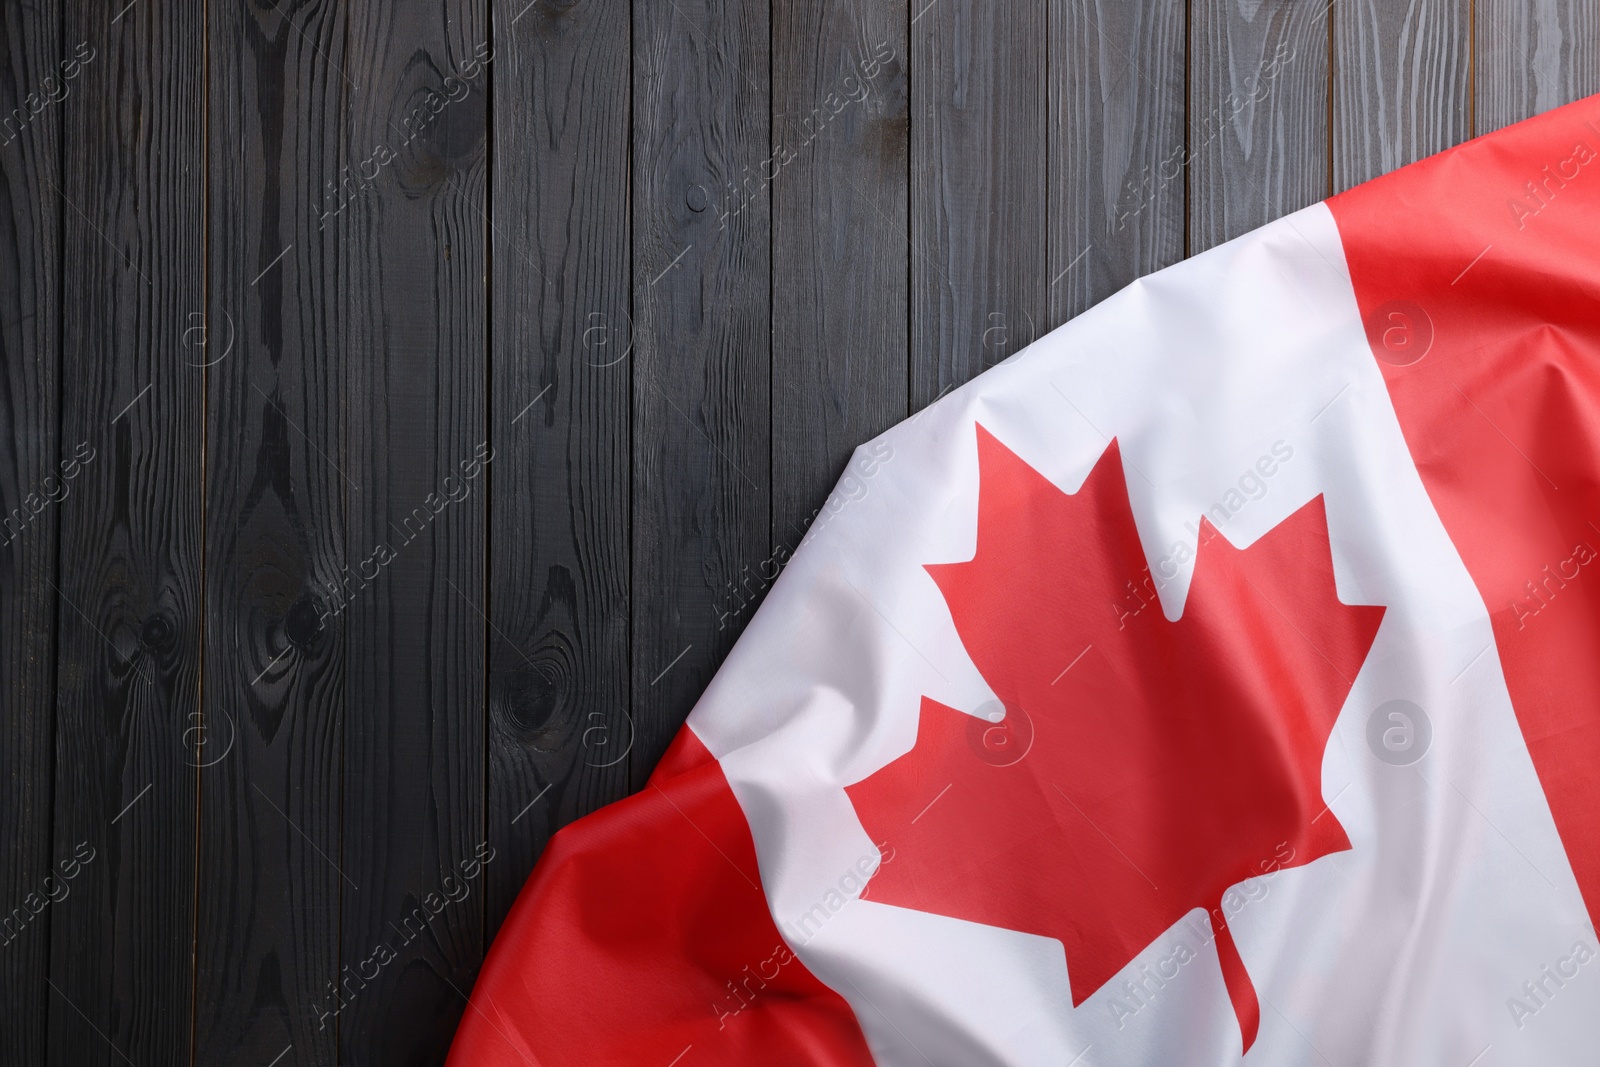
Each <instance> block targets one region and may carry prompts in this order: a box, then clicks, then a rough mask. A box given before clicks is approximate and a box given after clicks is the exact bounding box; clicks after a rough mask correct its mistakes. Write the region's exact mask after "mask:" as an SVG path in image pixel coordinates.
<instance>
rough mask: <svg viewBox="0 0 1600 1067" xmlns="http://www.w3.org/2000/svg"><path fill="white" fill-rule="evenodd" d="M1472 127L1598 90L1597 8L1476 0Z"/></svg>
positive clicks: (1481, 128) (1551, 0) (1568, 0)
mask: <svg viewBox="0 0 1600 1067" xmlns="http://www.w3.org/2000/svg"><path fill="white" fill-rule="evenodd" d="M1472 35H1473V64H1472V98H1473V132H1474V133H1490V132H1492V131H1494V130H1498V129H1499V128H1500V127H1502V126H1509V125H1510V124H1511V123H1513V122H1520V121H1521V120H1522V119H1525V118H1529V117H1531V116H1533V115H1537V114H1539V113H1540V112H1541V111H1549V110H1550V109H1551V108H1553V107H1560V106H1561V105H1562V104H1566V103H1570V102H1572V101H1573V100H1578V99H1581V98H1582V97H1585V96H1589V95H1591V94H1593V93H1600V7H1597V6H1596V5H1595V4H1593V3H1591V2H1590V0H1479V2H1478V4H1477V6H1476V8H1475V9H1474V19H1473V26H1472Z"/></svg>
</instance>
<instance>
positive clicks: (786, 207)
mask: <svg viewBox="0 0 1600 1067" xmlns="http://www.w3.org/2000/svg"><path fill="white" fill-rule="evenodd" d="M906 20H907V7H906V3H905V2H904V0H872V2H869V3H845V2H842V0H824V2H822V3H812V2H805V3H801V2H796V0H782V2H780V3H778V4H776V5H775V6H774V8H773V53H772V62H773V79H772V80H773V92H774V98H773V101H772V113H773V144H774V146H775V150H774V153H773V160H772V163H771V164H770V167H769V169H770V170H771V171H773V172H775V173H776V177H775V178H774V180H773V183H772V203H773V209H772V213H773V221H772V290H773V301H772V539H773V555H772V557H771V558H770V559H769V560H767V561H765V562H764V563H763V564H761V565H758V566H757V567H753V568H751V569H750V570H748V571H746V572H744V573H743V574H741V576H740V580H739V581H738V582H737V583H736V587H735V588H733V589H730V590H729V591H728V592H727V595H726V596H725V597H724V598H723V600H722V602H721V603H720V604H718V605H717V620H718V625H719V626H722V627H724V628H729V629H737V628H738V627H740V626H742V625H743V623H744V621H745V620H746V619H748V618H749V616H750V614H751V612H752V611H753V610H754V608H755V606H756V605H757V604H758V603H759V602H760V599H761V595H762V594H763V593H764V592H765V591H766V589H767V588H768V587H769V586H770V585H771V582H772V580H773V578H774V576H775V575H776V574H777V573H779V571H780V570H781V568H782V565H783V563H784V562H785V561H786V560H787V559H788V557H789V554H790V553H791V552H793V550H794V548H795V547H796V546H797V545H798V544H799V542H800V539H801V538H802V537H803V536H804V535H805V531H806V529H807V528H808V527H809V525H810V523H811V520H812V518H813V517H814V516H815V515H816V514H817V512H818V509H820V508H821V507H822V506H823V504H824V501H825V500H826V498H827V496H828V494H829V492H830V490H832V489H833V487H834V484H835V483H836V482H837V481H838V480H839V478H840V475H841V474H842V473H843V472H844V470H845V465H846V462H847V461H848V460H849V458H850V455H851V452H852V451H853V450H854V449H855V448H856V446H857V445H859V444H861V443H862V442H864V441H867V440H869V439H870V438H872V437H874V436H876V435H877V434H879V433H881V432H882V431H883V430H885V429H887V428H888V427H890V426H892V425H893V424H894V423H896V422H898V421H900V420H901V419H903V418H905V416H906V414H907V410H906V404H907V396H906V381H907V374H908V371H909V355H910V349H909V338H908V336H907V325H908V318H907V297H908V285H909V274H908V265H909V250H910V244H909V237H910V235H909V229H908V226H909V220H908V217H907V199H906V174H907V172H906V167H907V162H908V161H907V151H908V148H909V145H908V126H909V121H910V111H909V108H910V99H909V97H908V95H907V89H908V85H907V80H906V73H907V67H908V63H907V60H906ZM867 466H868V467H871V464H870V463H869V464H867ZM873 473H875V471H873ZM869 476H870V474H868V473H866V471H865V470H864V471H861V472H857V477H858V478H859V477H869Z"/></svg>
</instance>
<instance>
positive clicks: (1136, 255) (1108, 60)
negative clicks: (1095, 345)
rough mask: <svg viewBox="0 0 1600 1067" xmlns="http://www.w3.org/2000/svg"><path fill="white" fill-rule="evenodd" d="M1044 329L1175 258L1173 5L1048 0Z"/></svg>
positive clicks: (1179, 253) (1180, 96)
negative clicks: (1047, 314) (1046, 296)
mask: <svg viewBox="0 0 1600 1067" xmlns="http://www.w3.org/2000/svg"><path fill="white" fill-rule="evenodd" d="M1049 17H1050V56H1049V59H1050V131H1049V150H1050V156H1049V158H1050V169H1049V215H1050V229H1049V237H1050V242H1049V266H1048V274H1049V299H1050V320H1049V323H1048V325H1049V326H1057V325H1060V324H1061V323H1062V322H1065V321H1066V320H1067V319H1069V318H1071V317H1072V316H1073V315H1076V314H1078V313H1079V312H1080V311H1083V310H1084V309H1085V308H1088V307H1090V306H1092V305H1094V304H1096V303H1098V302H1099V301H1101V300H1103V299H1105V298H1106V297H1107V296H1110V295H1111V294H1112V293H1114V292H1116V291H1117V290H1118V289H1121V288H1122V287H1123V286H1125V285H1127V284H1128V283H1129V282H1131V281H1133V280H1134V279H1136V278H1139V277H1141V276H1143V275H1145V274H1148V273H1150V272H1151V271H1154V270H1159V269H1161V268H1162V267H1165V266H1167V265H1168V264H1171V263H1174V262H1176V261H1177V260H1179V259H1181V258H1183V251H1184V230H1183V220H1184V177H1185V163H1186V158H1187V157H1186V152H1187V142H1186V140H1185V136H1184V107H1185V104H1184V46H1185V24H1186V15H1185V10H1184V4H1183V3H1182V2H1180V0H1155V2H1151V3H1140V4H1128V3H1122V2H1119V0H1089V2H1083V0H1054V2H1052V3H1051V4H1050V7H1049Z"/></svg>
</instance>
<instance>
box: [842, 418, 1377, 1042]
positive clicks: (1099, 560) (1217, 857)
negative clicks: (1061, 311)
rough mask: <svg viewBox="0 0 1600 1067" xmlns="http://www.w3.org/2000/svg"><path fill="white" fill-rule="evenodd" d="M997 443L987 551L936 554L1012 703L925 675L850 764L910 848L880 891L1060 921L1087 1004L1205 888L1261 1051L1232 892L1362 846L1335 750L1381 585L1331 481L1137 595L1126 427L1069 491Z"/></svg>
mask: <svg viewBox="0 0 1600 1067" xmlns="http://www.w3.org/2000/svg"><path fill="white" fill-rule="evenodd" d="M978 457H979V471H980V490H979V502H978V548H977V554H976V555H975V556H974V557H973V559H972V560H971V561H970V562H966V563H946V564H936V565H932V566H929V567H928V568H927V570H928V572H929V573H930V574H931V575H932V576H933V579H934V581H935V582H936V583H937V584H938V586H939V589H940V591H941V592H942V593H943V594H944V598H945V602H946V603H947V604H948V605H949V608H950V614H951V616H952V617H953V619H954V620H955V626H956V631H957V632H958V633H959V634H960V637H961V641H962V644H963V645H965V646H966V649H967V653H968V654H969V655H970V656H971V657H972V661H973V663H974V664H975V665H976V666H977V668H978V670H979V671H980V672H982V674H983V677H984V680H985V681H986V682H988V684H989V686H990V688H992V689H993V690H994V693H995V695H996V696H997V697H998V698H999V699H1000V702H1001V704H1002V705H1003V706H1004V708H1005V713H1004V722H1003V723H1002V724H1001V726H1000V727H991V726H990V724H989V723H986V722H984V720H982V719H979V718H975V717H973V716H971V715H966V714H963V713H961V712H959V711H956V710H955V709H952V708H948V707H946V706H944V705H943V704H939V703H937V702H935V701H932V700H929V699H927V698H926V697H924V698H923V701H922V708H921V717H920V721H919V724H918V730H917V740H916V744H915V746H914V747H913V748H912V749H911V751H910V752H908V753H907V754H906V755H904V756H901V757H900V758H899V759H897V760H895V761H893V762H892V763H890V764H889V765H888V766H886V767H884V768H883V769H882V770H880V771H878V772H877V773H876V774H873V775H871V776H870V777H868V778H866V779H865V780H863V781H861V782H859V783H857V784H855V785H852V786H849V787H848V789H847V791H848V793H849V795H850V799H851V801H852V803H854V805H855V808H856V811H857V813H858V815H859V816H860V819H861V822H862V824H863V826H864V827H865V828H866V830H867V832H868V834H869V835H871V837H872V839H873V840H875V841H883V840H885V839H886V838H887V839H890V840H891V841H892V842H893V844H894V850H895V861H894V863H892V864H884V865H882V866H880V867H879V868H878V870H877V872H876V873H875V874H874V875H873V876H872V879H871V881H870V882H869V883H868V885H867V887H866V890H865V891H864V893H863V894H862V895H863V896H864V897H865V898H867V899H870V900H876V901H879V902H882V903H885V904H895V905H899V906H902V907H907V908H915V909H918V910H921V911H928V912H934V913H936V914H940V915H948V916H952V917H954V918H958V919H966V920H969V921H972V922H978V923H986V924H988V925H992V926H999V927H1005V928H1007V929H1011V930H1020V931H1024V932H1027V933H1033V934H1040V935H1043V936H1045V937H1052V938H1056V939H1057V940H1059V941H1060V942H1061V943H1062V945H1063V947H1064V949H1065V951H1066V957H1067V966H1068V973H1069V975H1070V980H1071V985H1072V1003H1073V1004H1074V1005H1075V1006H1076V1005H1078V1004H1081V1003H1082V1002H1083V1001H1084V1000H1085V999H1086V998H1087V997H1089V996H1090V995H1091V994H1092V993H1094V992H1095V991H1096V990H1098V989H1099V988H1100V987H1101V986H1103V985H1104V984H1105V983H1106V982H1108V981H1109V980H1110V979H1111V978H1112V977H1113V976H1115V975H1116V974H1117V972H1118V971H1120V970H1122V968H1123V967H1124V966H1125V965H1126V964H1127V963H1128V962H1129V961H1130V960H1132V959H1133V958H1134V956H1136V955H1137V954H1138V953H1139V952H1141V951H1143V950H1144V949H1145V948H1146V947H1147V946H1148V945H1149V944H1150V943H1151V942H1152V941H1154V940H1155V939H1156V938H1157V937H1159V936H1160V935H1161V934H1162V933H1163V932H1164V931H1166V930H1168V929H1170V928H1171V927H1172V926H1173V925H1174V924H1175V923H1177V922H1178V921H1179V920H1180V919H1182V918H1183V917H1184V915H1185V914H1187V913H1188V912H1189V911H1191V910H1192V909H1194V908H1197V907H1198V908H1205V909H1206V913H1207V915H1208V916H1209V919H1210V922H1211V926H1212V929H1213V930H1214V931H1215V943H1216V946H1217V953H1218V957H1219V959H1220V961H1221V965H1222V975H1223V979H1224V981H1225V982H1226V985H1227V989H1228V993H1229V996H1230V997H1231V999H1232V1002H1233V1006H1234V1010H1235V1012H1236V1014H1237V1015H1238V1018H1239V1026H1240V1030H1241V1033H1242V1037H1243V1044H1244V1048H1245V1050H1246V1051H1248V1050H1249V1048H1250V1045H1251V1044H1252V1043H1253V1042H1254V1040H1255V1035H1256V1030H1257V1027H1258V1025H1259V1022H1260V1005H1259V1004H1258V1002H1257V999H1256V993H1255V987H1254V985H1253V984H1252V982H1251V980H1250V976H1249V974H1248V973H1247V972H1246V970H1245V967H1244V963H1243V961H1242V960H1241V959H1240V957H1239V952H1238V949H1237V948H1236V947H1235V945H1234V942H1233V938H1232V935H1231V934H1230V933H1229V931H1228V927H1227V921H1226V916H1225V914H1224V911H1223V907H1222V901H1223V896H1224V894H1225V893H1227V891H1228V890H1229V889H1230V888H1232V887H1234V886H1236V885H1238V884H1239V883H1241V882H1243V881H1244V880H1246V879H1248V878H1251V877H1254V876H1257V875H1261V874H1263V873H1266V872H1269V871H1272V870H1275V869H1277V868H1279V867H1283V866H1296V865H1299V864H1304V863H1309V862H1310V861H1312V860H1314V859H1317V858H1318V857H1320V856H1324V855H1327V854H1328V853H1331V852H1337V851H1340V850H1343V849H1347V848H1349V847H1350V841H1349V839H1348V838H1347V837H1346V836H1345V832H1344V828H1343V827H1342V826H1340V824H1339V820H1338V819H1337V818H1336V817H1335V816H1334V814H1333V813H1332V812H1331V811H1329V810H1328V807H1327V805H1326V803H1325V802H1324V801H1323V798H1322V789H1321V781H1322V756H1323V750H1324V748H1325V747H1326V745H1327V742H1328V736H1329V733H1330V732H1331V731H1332V729H1333V724H1334V719H1335V718H1336V717H1337V715H1338V713H1339V708H1340V706H1341V705H1343V703H1344V700H1345V697H1346V696H1347V695H1348V694H1349V691H1350V685H1351V683H1352V682H1353V681H1354V679H1355V676H1356V673H1357V671H1359V670H1360V667H1361V664H1362V662H1363V661H1364V660H1365V658H1366V655H1367V651H1368V649H1369V648H1371V646H1372V641H1373V638H1374V637H1375V636H1376V634H1377V630H1378V624H1379V622H1380V620H1381V619H1382V618H1383V612H1384V609H1383V608H1381V607H1367V606H1353V605H1347V604H1344V603H1342V602H1340V600H1339V597H1338V594H1337V592H1336V591H1335V589H1334V580H1333V559H1332V554H1331V550H1330V548H1329V543H1328V526H1327V517H1326V514H1325V512H1324V510H1323V504H1322V498H1321V497H1318V498H1316V499H1315V500H1313V501H1311V503H1309V504H1306V505H1305V506H1304V507H1302V508H1300V510H1298V511H1297V512H1295V513H1294V514H1293V515H1291V516H1289V517H1288V518H1287V519H1285V520H1284V521H1283V522H1282V523H1280V524H1279V525H1278V526H1276V527H1275V528H1273V529H1272V530H1271V531H1270V532H1268V533H1267V534H1266V535H1265V536H1263V537H1261V538H1260V539H1259V540H1258V541H1257V542H1256V543H1255V544H1253V545H1251V546H1250V547H1249V548H1247V549H1238V548H1235V547H1234V546H1233V545H1232V544H1230V543H1229V542H1228V541H1227V540H1225V539H1224V538H1222V537H1221V536H1218V535H1217V531H1216V530H1215V528H1214V527H1212V526H1211V525H1210V524H1209V523H1208V522H1207V521H1205V520H1203V519H1202V521H1201V524H1200V535H1199V542H1200V547H1199V552H1198V555H1197V558H1196V563H1195V572H1194V579H1193V583H1192V584H1191V586H1190V589H1189V594H1188V599H1187V602H1186V603H1185V605H1184V610H1183V615H1182V617H1181V618H1180V619H1179V620H1178V621H1177V622H1169V621H1168V620H1167V619H1166V618H1165V617H1164V616H1163V615H1162V614H1161V612H1160V610H1159V608H1157V607H1156V606H1155V605H1154V604H1152V605H1151V606H1150V607H1149V608H1148V609H1147V610H1143V611H1140V612H1138V613H1137V614H1133V615H1131V616H1130V615H1129V614H1127V609H1128V603H1129V598H1128V589H1129V586H1130V583H1137V582H1139V581H1141V580H1143V579H1145V578H1146V577H1147V574H1146V564H1145V556H1144V551H1143V549H1142V548H1141V547H1140V543H1139V537H1138V532H1137V530H1136V528H1135V526H1134V520H1133V512H1132V509H1131V508H1130V507H1129V504H1128V490H1127V484H1126V481H1125V479H1124V475H1123V471H1122V462H1121V455H1120V453H1119V451H1118V448H1117V444H1116V442H1115V441H1113V442H1112V443H1111V445H1110V447H1109V448H1107V449H1106V452H1105V454H1104V455H1103V456H1102V457H1101V458H1100V460H1099V461H1098V462H1097V463H1096V464H1095V467H1094V469H1093V470H1092V471H1091V472H1090V473H1089V476H1088V478H1087V479H1086V480H1085V481H1084V483H1083V486H1082V488H1080V489H1079V490H1078V492H1076V493H1072V494H1067V493H1063V492H1061V491H1060V490H1059V489H1057V488H1056V487H1055V486H1054V485H1052V484H1051V483H1050V482H1049V481H1048V480H1047V479H1046V478H1045V477H1044V476H1043V475H1041V474H1039V472H1038V471H1036V470H1034V469H1033V468H1032V467H1030V466H1028V465H1027V464H1026V463H1025V462H1023V460H1022V459H1021V458H1019V457H1018V456H1017V455H1016V454H1015V453H1013V452H1011V451H1010V450H1009V449H1007V448H1006V447H1005V446H1004V445H1002V444H1001V443H1000V442H999V441H997V440H996V439H995V438H994V437H993V436H992V435H991V434H989V432H988V431H987V430H985V429H984V428H983V427H982V426H979V427H978ZM986 731H989V732H993V733H997V734H999V735H1000V736H1001V737H1006V738H1009V741H1010V743H1011V745H1012V746H1013V747H1012V748H1011V749H1010V753H1009V755H1006V756H1003V757H997V756H996V754H995V751H994V750H993V749H992V748H991V747H989V746H987V745H986V744H985V743H984V735H985V732H986Z"/></svg>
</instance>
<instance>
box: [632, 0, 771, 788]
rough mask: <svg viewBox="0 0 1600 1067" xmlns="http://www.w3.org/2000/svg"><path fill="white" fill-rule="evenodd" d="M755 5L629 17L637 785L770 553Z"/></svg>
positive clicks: (704, 4)
mask: <svg viewBox="0 0 1600 1067" xmlns="http://www.w3.org/2000/svg"><path fill="white" fill-rule="evenodd" d="M768 44H769V26H768V9H767V5H766V4H764V3H759V2H757V0H674V2H673V3H671V4H640V5H636V6H635V8H634V12H633V55H634V75H633V94H634V119H633V190H634V194H633V304H634V310H633V315H634V333H633V341H634V354H633V369H634V376H633V398H634V400H633V403H634V451H633V457H634V468H633V470H634V481H633V600H632V604H633V619H632V625H633V714H634V720H635V724H636V725H637V727H638V731H639V733H638V741H637V743H636V744H635V745H634V746H633V751H632V754H631V757H630V758H631V760H632V768H633V773H634V777H635V783H634V784H635V785H641V784H643V781H644V778H645V776H646V775H648V773H649V771H650V769H651V768H652V767H653V766H654V765H655V763H656V761H657V760H658V759H659V758H660V756H661V754H662V752H664V751H665V750H666V746H667V744H668V743H669V742H670V740H671V738H672V736H673V735H674V734H675V733H676V732H677V730H678V727H679V725H680V724H681V723H682V722H683V719H684V717H685V716H686V715H687V714H688V712H689V709H690V707H691V706H693V704H694V701H695V699H696V698H697V697H699V695H700V692H701V691H702V690H703V689H704V688H705V685H706V682H708V681H709V680H710V678H711V675H712V673H713V672H714V670H715V668H716V665H717V664H718V663H720V662H721V659H722V657H723V655H725V654H726V652H727V650H728V648H729V647H730V646H731V645H732V643H733V638H734V637H735V636H736V634H737V631H736V630H734V629H731V628H723V629H719V628H718V617H717V611H718V605H720V604H723V603H724V602H725V601H726V598H727V596H728V591H729V590H730V589H733V588H736V587H737V583H738V582H739V580H740V578H741V576H742V575H743V573H744V571H745V568H747V567H756V566H759V565H760V563H761V561H762V560H764V559H765V558H766V557H767V556H768V554H769V552H770V547H769V530H770V524H771V519H772V515H771V487H772V481H771V478H772V474H771V409H770V404H771V364H770V360H771V352H772V349H771V338H772V332H771V330H772V317H771V308H770V300H771V290H770V286H771V260H770V257H771V247H770V238H771V225H770V183H769V181H768V178H767V177H766V175H765V172H764V163H765V161H766V160H767V159H768V158H769V156H770V155H771V147H770V134H769V125H770V114H769V95H768V86H769V80H768Z"/></svg>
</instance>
